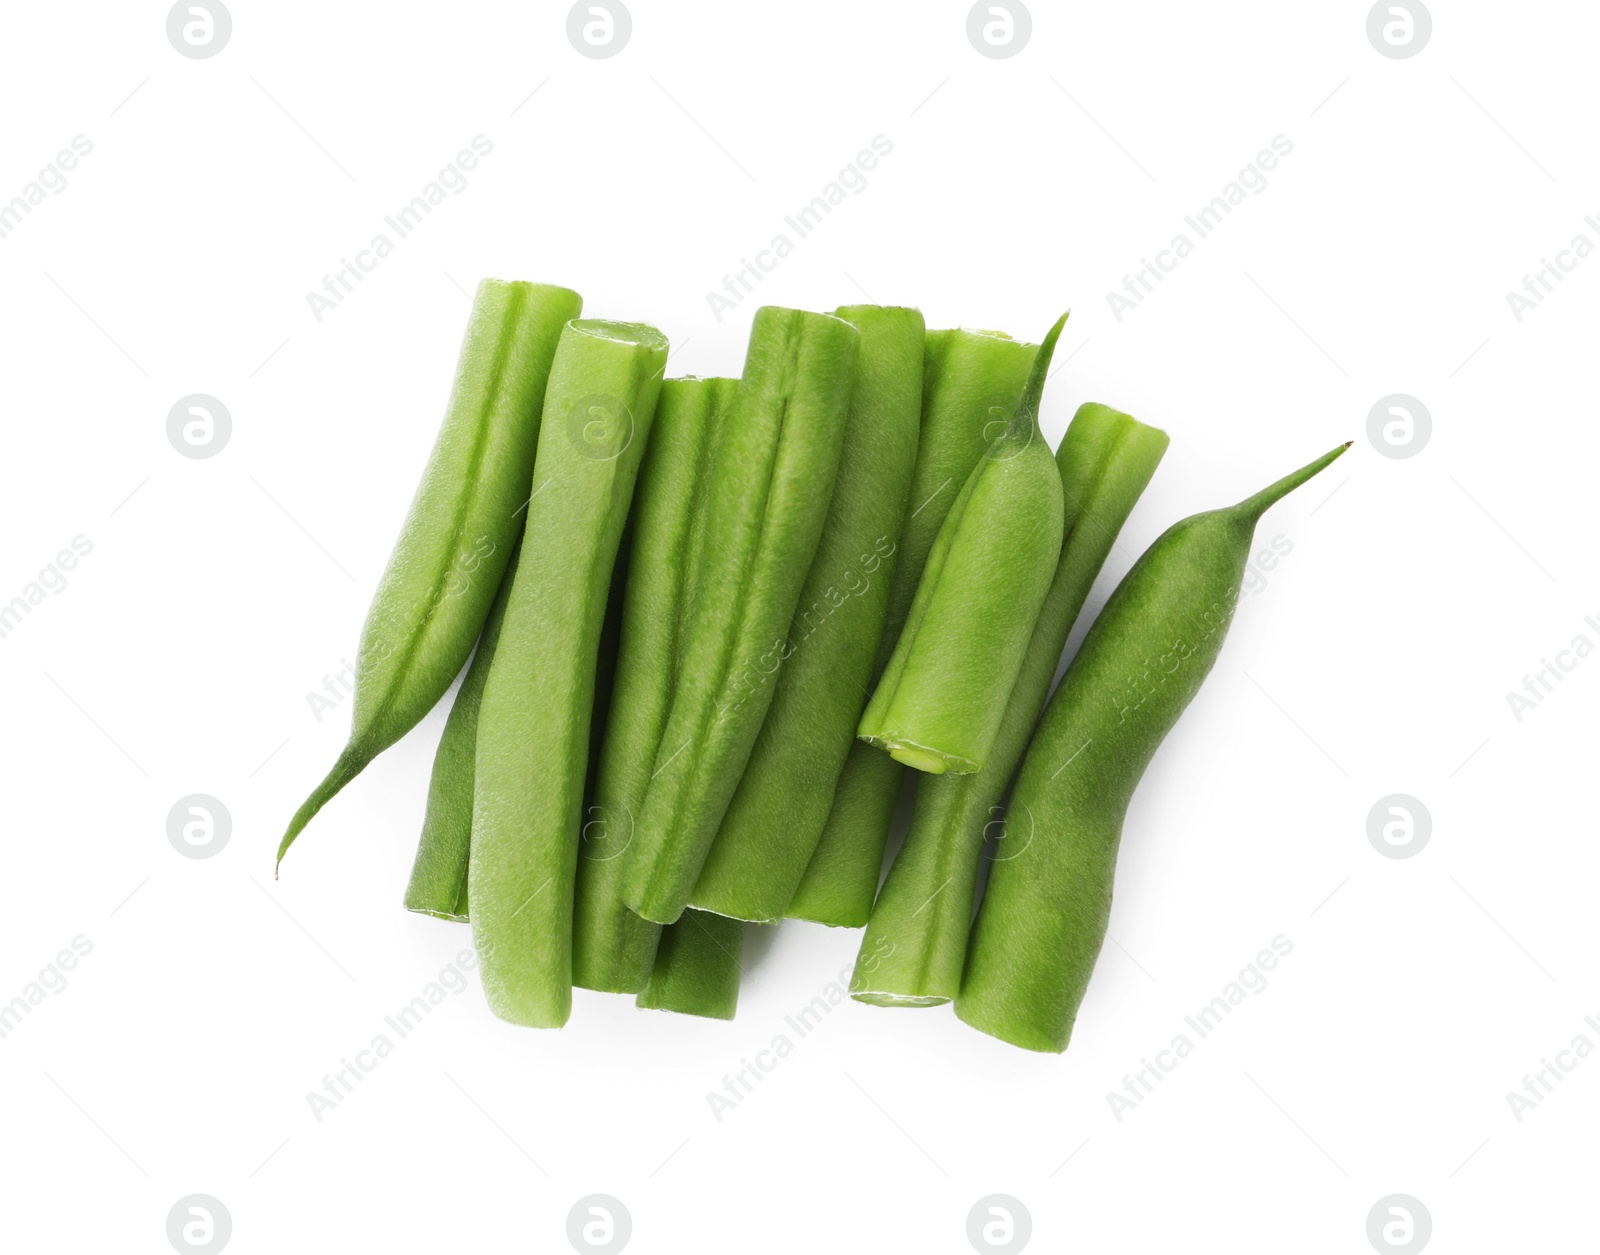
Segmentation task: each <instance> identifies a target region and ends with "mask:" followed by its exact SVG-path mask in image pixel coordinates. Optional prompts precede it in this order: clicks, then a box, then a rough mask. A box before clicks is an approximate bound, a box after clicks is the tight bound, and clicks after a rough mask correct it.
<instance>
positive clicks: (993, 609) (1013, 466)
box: [857, 314, 1067, 775]
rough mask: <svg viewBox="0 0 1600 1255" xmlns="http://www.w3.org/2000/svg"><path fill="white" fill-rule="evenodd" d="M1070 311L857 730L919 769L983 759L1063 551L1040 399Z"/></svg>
mask: <svg viewBox="0 0 1600 1255" xmlns="http://www.w3.org/2000/svg"><path fill="white" fill-rule="evenodd" d="M1066 321H1067V315H1065V314H1063V315H1062V316H1061V318H1060V319H1059V320H1058V321H1057V322H1056V324H1055V326H1053V327H1051V328H1050V332H1049V334H1048V335H1046V336H1045V338H1044V343H1043V344H1042V345H1041V346H1040V348H1039V352H1038V355H1037V356H1036V357H1035V358H1034V360H1033V369H1032V371H1031V372H1030V373H1029V375H1028V383H1027V386H1026V387H1025V388H1024V389H1023V392H1022V398H1021V400H1020V401H1018V403H1017V406H1016V410H1015V412H1014V413H1013V414H1012V417H1011V421H1010V422H1009V423H1007V425H1006V429H1005V431H1004V432H1003V433H1001V435H1000V436H998V437H997V438H996V439H995V442H994V444H993V445H991V446H990V447H989V450H988V452H987V453H986V454H985V455H984V459H983V461H981V462H980V463H979V464H978V466H977V467H976V468H975V469H974V470H973V472H972V474H971V475H970V476H968V477H967V482H966V484H965V485H964V486H963V487H962V489H961V495H960V496H959V497H957V498H956V502H955V505H954V506H952V507H951V510H950V513H949V515H948V516H947V517H946V518H945V521H944V526H943V527H941V528H940V529H939V537H938V539H937V540H936V541H934V545H933V550H932V552H930V553H929V554H928V564H927V566H926V568H925V569H924V570H923V572H922V580H921V582H920V583H919V584H918V585H917V595H916V599H915V600H914V601H913V602H912V603H911V613H910V615H909V616H908V617H907V619H906V626H905V628H904V630H903V631H902V632H901V633H900V640H899V641H898V642H897V643H896V645H895V649H894V656H893V657H891V658H890V659H889V665H888V667H886V668H885V669H884V673H883V676H882V678H881V679H880V680H879V681H878V687H877V689H876V690H875V691H874V692H873V694H872V700H871V701H870V702H868V703H867V709H866V712H865V713H864V714H863V715H862V716H861V726H860V727H859V728H858V729H857V735H859V736H860V737H861V738H862V739H863V740H865V741H869V742H871V743H872V744H874V745H879V746H882V747H883V748H884V749H886V750H888V751H889V754H890V756H891V757H893V758H896V759H898V760H899V761H900V762H902V763H905V764H906V765H907V766H909V767H915V768H917V769H918V770H919V771H925V772H930V773H933V774H936V775H937V774H939V773H941V772H945V771H954V772H970V771H977V770H979V769H980V768H981V767H982V766H983V765H984V763H985V762H986V761H987V760H988V757H989V751H990V749H991V748H992V747H993V745H994V739H995V737H996V736H998V735H999V732H1000V720H1001V718H1002V717H1003V716H1004V714H1005V706H1006V699H1007V697H1009V696H1010V694H1011V690H1012V689H1013V688H1014V687H1015V686H1016V682H1017V673H1018V671H1020V670H1021V668H1022V659H1023V655H1024V654H1026V653H1027V650H1028V641H1029V639H1030V638H1031V637H1032V635H1033V627H1034V623H1035V622H1036V621H1037V620H1038V618H1039V610H1040V608H1041V607H1042V606H1043V605H1044V598H1045V594H1046V593H1047V592H1048V591H1049V589H1050V578H1051V575H1052V573H1053V572H1054V571H1055V567H1056V562H1057V560H1058V559H1059V558H1060V555H1061V539H1062V512H1063V511H1062V499H1061V475H1060V473H1059V472H1058V471H1057V470H1056V465H1055V462H1054V460H1053V459H1052V458H1051V456H1050V446H1049V445H1048V444H1047V443H1046V442H1045V438H1044V433H1043V432H1041V431H1040V430H1039V400H1040V397H1041V396H1042V394H1043V392H1044V384H1045V379H1046V377H1047V376H1048V374H1049V370H1050V358H1051V355H1052V354H1053V353H1054V352H1055V347H1056V340H1057V339H1058V338H1059V337H1060V335H1061V328H1062V327H1063V326H1065V325H1066Z"/></svg>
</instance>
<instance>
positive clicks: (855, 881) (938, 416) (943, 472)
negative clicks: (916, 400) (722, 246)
mask: <svg viewBox="0 0 1600 1255" xmlns="http://www.w3.org/2000/svg"><path fill="white" fill-rule="evenodd" d="M1037 352H1038V345H1034V344H1023V343H1020V342H1019V341H1016V340H1013V339H1012V338H1011V337H1010V336H1008V335H1006V334H1004V333H1003V332H998V331H966V330H945V331H930V332H928V334H927V338H926V341H925V343H924V346H923V376H922V427H921V432H920V435H919V439H918V443H917V464H916V468H915V470H913V472H912V476H911V494H910V497H909V498H908V501H909V504H910V509H909V511H908V513H907V515H906V521H905V526H904V528H903V529H902V531H901V533H900V538H899V544H898V546H897V549H896V553H895V568H894V576H893V578H892V579H891V580H890V583H889V605H888V610H887V612H886V613H885V616H884V627H883V636H882V638H881V640H880V641H879V645H878V657H877V660H876V661H875V662H874V664H873V677H872V681H871V682H872V683H876V682H877V678H878V676H880V675H881V674H882V673H883V669H884V667H885V666H887V665H888V662H889V658H890V657H891V656H892V655H893V653H894V647H895V643H896V641H898V640H899V638H900V630H901V628H902V627H903V626H904V625H905V621H906V616H907V614H909V613H910V610H911V603H912V601H913V599H914V598H915V597H916V593H917V584H918V582H919V581H920V580H921V578H922V571H923V567H924V565H925V564H926V562H927V560H928V553H929V551H930V550H931V549H932V548H933V542H934V540H935V539H936V538H937V537H938V534H939V528H940V527H941V525H942V524H943V523H944V520H945V516H946V514H948V512H949V510H950V506H951V505H952V504H953V503H954V501H955V499H956V496H957V495H958V494H959V493H960V491H961V487H962V485H963V484H965V483H966V481H967V478H968V476H970V475H971V473H972V468H973V467H975V466H976V465H977V464H978V461H979V459H980V458H982V457H983V454H984V452H985V451H986V450H987V449H988V447H989V445H990V444H991V443H992V442H993V440H994V437H995V436H996V435H997V434H998V433H999V432H1000V431H1001V430H1003V429H1004V427H1005V425H1006V423H1007V422H1008V421H1009V419H1010V417H1011V412H1012V410H1013V409H1014V408H1015V406H1016V401H1017V398H1018V397H1019V396H1021V395H1022V389H1023V387H1024V385H1025V384H1026V383H1027V380H1028V372H1029V368H1030V367H1031V366H1032V365H1033V359H1034V355H1035V354H1036V353H1037ZM904 774H905V768H904V767H902V766H901V765H900V764H899V763H898V762H896V761H895V760H894V759H892V758H890V757H889V756H888V755H887V754H885V753H883V751H881V750H879V749H875V748H874V747H873V746H870V745H868V744H866V743H865V742H857V743H855V744H854V745H852V746H851V747H850V752H849V754H848V755H847V756H846V757H845V763H844V769H843V770H842V771H841V772H840V773H839V779H838V781H837V782H836V784H835V786H834V792H833V801H832V805H831V807H830V809H829V811H828V820H827V823H826V824H825V825H824V826H823V830H822V837H821V839H820V840H819V841H818V842H817V848H816V850H815V851H814V852H813V853H812V856H811V861H810V862H809V863H808V864H807V865H806V871H805V875H804V876H802V877H801V880H800V885H799V887H798V888H797V889H796V890H795V894H794V897H793V898H792V899H791V900H790V902H789V906H788V909H787V911H786V914H787V915H789V916H790V917H791V918H794V919H806V920H814V921H816V922H817V923H821V924H829V925H833V926H835V927H848V928H859V927H861V925H863V924H865V923H866V922H867V915H868V913H869V912H870V911H871V910H872V898H873V895H874V894H876V893H877V892H878V875H879V873H880V872H881V871H882V868H883V848H884V843H885V842H886V841H887V840H888V837H889V821H890V819H891V817H892V816H893V814H894V807H895V799H896V798H897V797H898V796H899V793H900V781H901V779H902V777H903V776H904Z"/></svg>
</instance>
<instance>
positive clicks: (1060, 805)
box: [956, 445, 1350, 1051]
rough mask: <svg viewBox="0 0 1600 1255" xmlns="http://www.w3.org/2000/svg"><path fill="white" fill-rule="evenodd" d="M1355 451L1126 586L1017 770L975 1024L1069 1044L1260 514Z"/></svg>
mask: <svg viewBox="0 0 1600 1255" xmlns="http://www.w3.org/2000/svg"><path fill="white" fill-rule="evenodd" d="M1349 447H1350V446H1349V445H1341V446H1340V447H1339V448H1337V449H1334V450H1333V451H1332V452H1330V453H1327V454H1325V455H1323V456H1322V457H1320V458H1318V459H1317V460H1316V461H1315V462H1312V463H1311V464H1310V465H1308V466H1305V467H1303V468H1301V469H1300V470H1298V471H1296V472H1294V473H1293V474H1292V475H1289V476H1286V477H1285V478H1283V479H1281V480H1279V481H1278V482H1277V483H1275V484H1273V485H1271V486H1270V487H1268V488H1266V489H1264V490H1262V491H1261V492H1259V493H1257V494H1256V495H1255V496H1253V497H1250V498H1247V499H1246V500H1244V501H1242V502H1240V503H1239V504H1238V505H1236V506H1232V507H1230V508H1228V509H1223V510H1213V511H1210V512H1208V513H1205V514H1196V515H1193V516H1191V517H1190V518H1187V519H1184V520H1182V521H1181V522H1179V523H1176V524H1174V525H1173V526H1172V527H1171V528H1169V529H1168V530H1167V531H1166V532H1165V533H1163V534H1162V535H1161V536H1160V537H1159V538H1158V539H1157V540H1156V541H1155V543H1154V544H1152V545H1151V546H1150V548H1149V549H1147V550H1146V551H1145V552H1144V554H1143V555H1142V556H1141V557H1140V558H1139V560H1138V561H1137V562H1136V563H1134V565H1133V569H1132V570H1130V571H1129V572H1128V574H1127V575H1126V576H1125V577H1124V579H1123V581H1122V583H1121V584H1119V585H1118V586H1117V589H1116V591H1115V592H1114V593H1112V595H1111V599H1110V600H1109V601H1108V602H1107V603H1106V607H1105V609H1104V610H1103V611H1101V612H1100V617H1099V618H1098V619H1096V620H1095V623H1094V626H1093V627H1092V628H1090V630H1089V634H1088V636H1086V637H1085V638H1084V642H1083V647H1082V648H1081V649H1080V650H1079V651H1078V654H1077V656H1076V657H1075V658H1074V659H1073V660H1072V664H1071V665H1070V666H1069V667H1068V668H1067V673H1066V675H1065V676H1064V677H1063V678H1062V681H1061V686H1060V688H1059V689H1058V690H1057V691H1056V695H1055V697H1054V699H1053V700H1052V701H1051V703H1050V705H1049V707H1048V708H1047V709H1046V711H1045V714H1044V718H1043V719H1042V720H1041V721H1040V723H1039V727H1038V729H1037V730H1036V731H1035V732H1034V735H1033V741H1032V743H1031V744H1030V745H1029V747H1028V753H1027V756H1026V758H1025V759H1024V761H1023V765H1022V771H1021V773H1020V775H1019V776H1018V778H1017V786H1016V790H1015V792H1014V794H1013V796H1012V799H1011V804H1010V807H1009V809H1008V814H1007V819H1006V836H1005V839H1004V840H1003V841H1002V842H1001V848H1002V850H1003V851H1004V852H1003V853H1002V854H1000V855H998V856H997V857H996V859H995V861H994V862H993V864H992V865H991V867H990V873H989V884H988V888H987V890H986V891H985V893H984V897H983V903H982V905H981V907H980V908H979V911H978V918H977V922H976V923H975V924H974V926H973V932H972V940H971V943H970V946H969V949H968V954H967V965H966V972H965V974H964V975H963V977H962V983H961V993H960V995H959V996H958V997H957V999H956V1015H957V1016H959V1017H960V1018H961V1019H963V1020H965V1021H966V1022H967V1023H968V1024H970V1025H972V1026H973V1027H974V1028H977V1029H980V1030H982V1031H983V1032H985V1033H989V1034H991V1035H993V1036H995V1037H999V1038H1001V1039H1002V1040H1004V1041H1008V1042H1011V1043H1013V1044H1014V1045H1018V1046H1022V1047H1025V1048H1027V1049H1029V1050H1043V1051H1061V1050H1065V1049H1066V1046H1067V1041H1068V1039H1069V1037H1070V1036H1071V1034H1072V1025H1073V1021H1074V1020H1075V1019H1076V1017H1077V1011H1078V1005H1079V1003H1080V1002H1081V1001H1082V1000H1083V994H1084V991H1085V989H1087V987H1088V984H1089V976H1090V973H1091V971H1092V970H1093V968H1094V962H1095V958H1096V956H1097V955H1098V954H1099V952H1100V947H1101V944H1102V942H1103V941H1104V939H1105V934H1106V925H1107V923H1108V922H1109V919H1110V915H1111V882H1112V877H1113V875H1114V872H1115V869H1116V857H1117V846H1118V844H1119V842H1120V841H1121V839H1122V824H1123V818H1124V816H1125V815H1126V814H1127V809H1128V802H1129V801H1130V799H1131V798H1132V796H1133V791H1134V789H1135V787H1136V786H1137V785H1138V783H1139V778H1140V776H1142V775H1143V774H1144V771H1145V768H1146V767H1147V766H1148V765H1149V763H1150V760H1151V758H1152V757H1153V756H1154V754H1155V752H1156V749H1157V747H1158V746H1159V745H1160V744H1161V741H1162V739H1163V738H1164V737H1165V736H1166V735H1167V733H1168V732H1169V731H1170V730H1171V729H1172V726H1173V724H1175V723H1176V722H1177V720H1178V716H1179V715H1181V714H1182V713H1183V710H1184V708H1185V707H1186V706H1187V705H1188V704H1189V702H1190V700H1191V699H1192V698H1193V697H1194V695H1195V693H1196V692H1198V691H1199V688H1200V685H1201V682H1202V681H1203V680H1204V679H1205V677H1206V675H1207V673H1208V672H1209V671H1210V670H1211V667H1212V664H1214V663H1215V662H1216V660H1217V655H1218V653H1219V652H1220V651H1221V648H1222V640H1223V637H1224V636H1226V635H1227V630H1228V626H1229V624H1230V623H1231V621H1232V618H1233V613H1234V610H1235V608H1236V607H1237V605H1238V601H1239V589H1240V586H1241V584H1242V583H1243V580H1244V572H1245V564H1246V562H1247V560H1248V558H1249V550H1250V541H1251V538H1252V537H1253V536H1254V534H1255V527H1256V523H1257V521H1258V520H1259V519H1260V517H1261V515H1262V514H1263V513H1264V512H1265V511H1266V509H1267V507H1268V506H1270V505H1272V504H1273V503H1274V502H1275V501H1278V500H1279V499H1280V498H1282V497H1283V496H1284V495H1285V494H1287V493H1289V492H1291V491H1293V490H1294V489H1295V488H1297V487H1299V486H1300V485H1301V484H1303V483H1305V482H1306V480H1308V479H1310V478H1311V477H1312V476H1313V475H1315V474H1317V473H1318V472H1319V471H1321V470H1322V469H1323V468H1324V467H1326V466H1327V465H1328V464H1329V463H1330V462H1332V461H1333V460H1334V459H1335V458H1337V457H1338V456H1339V455H1340V454H1341V453H1343V452H1344V451H1345V449H1347V448H1349ZM1013 847H1015V848H1014V849H1013Z"/></svg>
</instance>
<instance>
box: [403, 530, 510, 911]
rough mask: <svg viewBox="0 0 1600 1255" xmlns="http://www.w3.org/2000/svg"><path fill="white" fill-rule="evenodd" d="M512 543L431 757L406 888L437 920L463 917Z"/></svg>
mask: <svg viewBox="0 0 1600 1255" xmlns="http://www.w3.org/2000/svg"><path fill="white" fill-rule="evenodd" d="M520 544H521V541H520V539H519V540H518V541H516V542H514V543H513V546H512V551H511V559H510V562H509V563H508V566H507V574H506V575H505V576H504V577H503V578H502V579H501V580H500V591H499V592H497V593H496V594H495V598H494V605H493V606H491V607H490V608H489V617H488V619H486V620H485V621H484V624H483V635H482V636H480V637H478V648H477V651H476V652H475V653H474V654H473V655H472V665H471V666H470V667H468V668H467V677H466V679H464V680H462V681H461V688H460V689H459V690H457V692H456V700H455V705H453V706H451V707H450V717H449V718H448V719H446V720H445V725H444V735H443V736H441V737H440V738H439V748H438V750H437V751H436V752H435V753H434V756H433V776H432V778H431V779H430V780H429V781H428V808H427V811H426V813H425V814H424V816H423V820H422V840H421V841H420V842H419V843H418V845H417V857H416V860H415V861H414V862H413V863H412V865H411V883H410V884H408V885H407V886H406V910H408V911H416V912H418V913H419V914H422V915H432V916H434V917H436V918H438V919H451V920H465V919H466V918H467V860H468V858H469V857H470V853H471V848H472V783H473V779H474V775H475V773H474V771H473V766H474V762H475V760H476V758H477V753H478V710H479V707H481V706H482V704H483V685H484V681H486V680H487V679H488V678H489V663H490V662H491V661H492V660H493V658H494V647H495V642H496V641H498V640H499V639H500V625H501V623H502V622H504V621H505V617H506V598H507V597H508V596H509V595H510V592H511V574H510V572H512V571H515V570H516V561H517V554H516V551H517V548H518V547H520Z"/></svg>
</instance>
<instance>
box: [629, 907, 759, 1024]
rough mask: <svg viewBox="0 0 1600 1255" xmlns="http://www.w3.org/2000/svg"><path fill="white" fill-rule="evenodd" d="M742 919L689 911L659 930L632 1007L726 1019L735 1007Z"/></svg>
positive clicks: (737, 994) (729, 1018) (742, 927)
mask: <svg viewBox="0 0 1600 1255" xmlns="http://www.w3.org/2000/svg"><path fill="white" fill-rule="evenodd" d="M743 957H744V921H743V920H737V919H730V918H729V917H727V916H725V915H715V914H712V913H711V912H710V911H696V910H694V909H693V908H691V909H689V910H686V911H684V913H683V914H682V915H680V916H678V919H677V921H676V922H675V923H672V924H668V925H667V926H666V927H665V928H663V929H662V930H661V944H660V945H659V946H658V947H657V948H656V954H655V963H654V965H653V966H652V967H651V969H650V978H649V980H648V981H647V982H646V983H645V986H644V988H643V989H641V990H640V991H639V997H638V998H637V999H636V1000H635V1001H636V1004H637V1005H638V1006H641V1007H644V1008H646V1009H648V1010H652V1011H677V1012H679V1013H680V1014H682V1015H703V1016H707V1017H708V1018H710V1019H714V1020H731V1019H733V1013H734V1010H735V1008H737V1006H738V1005H739V977H740V975H741V974H742V972H743V966H742V960H743Z"/></svg>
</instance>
